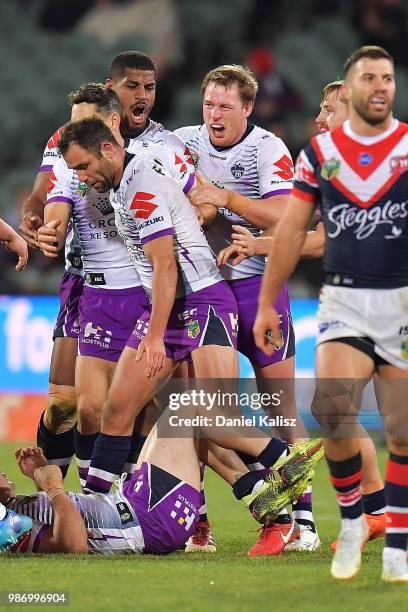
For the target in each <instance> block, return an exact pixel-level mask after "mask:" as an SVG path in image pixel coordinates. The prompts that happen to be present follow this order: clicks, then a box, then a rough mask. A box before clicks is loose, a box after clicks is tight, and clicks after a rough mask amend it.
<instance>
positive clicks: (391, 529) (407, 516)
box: [384, 453, 408, 551]
mask: <svg viewBox="0 0 408 612" xmlns="http://www.w3.org/2000/svg"><path fill="white" fill-rule="evenodd" d="M384 490H385V500H386V503H387V505H386V508H385V511H386V515H387V526H386V528H385V546H386V547H388V548H402V549H403V550H404V551H406V549H407V542H408V457H404V456H401V455H394V454H393V453H390V456H389V459H388V462H387V470H386V474H385V487H384Z"/></svg>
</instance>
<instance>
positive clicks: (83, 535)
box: [0, 408, 321, 554]
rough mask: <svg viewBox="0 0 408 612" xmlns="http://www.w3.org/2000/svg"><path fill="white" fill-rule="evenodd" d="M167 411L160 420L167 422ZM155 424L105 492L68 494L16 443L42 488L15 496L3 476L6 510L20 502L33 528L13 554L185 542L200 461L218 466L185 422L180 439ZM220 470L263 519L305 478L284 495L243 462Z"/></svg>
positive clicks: (156, 549)
mask: <svg viewBox="0 0 408 612" xmlns="http://www.w3.org/2000/svg"><path fill="white" fill-rule="evenodd" d="M168 412H169V410H167V411H166V412H165V413H164V414H163V415H162V417H161V418H164V419H165V420H168V419H169V414H168ZM190 415H191V416H192V417H194V416H195V415H196V416H200V415H202V410H201V409H200V408H197V409H194V410H192V411H191V412H190ZM157 427H158V426H157V425H155V426H154V428H153V430H152V432H151V433H150V435H149V438H148V440H147V442H146V444H145V445H144V447H143V449H142V453H141V455H140V458H139V461H138V469H137V470H136V472H135V473H134V474H133V475H132V477H131V479H130V480H128V481H127V482H125V481H124V478H121V479H120V481H118V483H117V484H118V490H117V491H116V492H114V493H110V494H101V493H96V494H92V493H89V492H88V494H81V493H72V492H65V490H64V485H63V479H62V474H61V471H60V470H59V468H58V467H57V466H55V465H47V460H46V458H45V457H44V455H43V452H42V450H41V449H40V448H24V449H18V450H17V451H16V459H17V462H18V465H19V467H20V470H21V472H22V473H23V474H25V475H26V476H28V477H30V478H33V480H34V482H35V484H36V486H37V488H38V489H39V491H40V492H39V493H36V494H34V495H17V496H16V492H15V487H14V484H13V483H12V482H10V481H9V480H8V479H7V477H6V475H5V474H1V475H0V501H2V502H4V503H5V504H6V506H7V508H8V510H7V512H8V513H10V514H13V510H12V509H14V510H18V509H21V508H24V510H25V511H26V512H27V514H28V515H29V516H30V517H32V519H33V525H32V529H30V530H29V531H28V533H27V534H26V536H25V537H23V538H21V539H20V540H19V542H18V543H17V544H16V545H15V546H12V548H11V550H12V552H18V553H84V552H91V553H102V554H120V553H122V554H123V553H154V554H167V553H170V552H173V551H175V550H178V549H180V548H182V547H183V546H184V544H185V542H186V541H187V539H188V537H189V536H190V535H191V534H192V533H193V532H194V530H195V527H196V525H197V522H198V507H199V503H200V469H199V460H198V459H199V458H200V460H204V461H206V463H208V465H210V466H211V467H213V468H214V469H217V464H216V462H213V456H212V446H213V443H212V442H211V441H210V439H205V440H203V439H201V440H199V439H198V438H197V437H196V436H195V435H194V429H195V428H194V427H193V426H192V425H186V427H185V429H184V433H185V437H183V438H169V439H166V440H163V438H160V437H159V436H158V433H157ZM212 431H214V430H212ZM209 433H211V432H209ZM260 446H262V444H261V445H260ZM267 448H268V447H266V449H265V451H264V452H267ZM320 454H321V453H320ZM289 463H290V460H288V459H286V460H285V461H284V462H283V463H282V465H281V470H282V472H281V473H283V471H284V470H285V469H286V468H287V467H288V466H289ZM292 467H293V466H292ZM290 469H291V468H290V466H289V471H290ZM309 474H310V473H309ZM220 475H221V476H222V477H223V478H224V479H225V480H226V481H227V482H228V483H229V484H230V485H231V487H232V490H233V493H234V495H235V497H236V498H237V499H238V500H241V501H242V503H243V504H244V505H245V506H246V507H248V508H249V509H250V510H251V512H252V514H253V515H254V516H255V515H257V516H258V517H259V519H261V520H262V518H263V517H264V516H266V515H267V514H268V513H271V514H272V515H273V514H274V513H275V512H276V508H277V507H279V506H281V505H282V503H287V499H286V497H287V495H289V496H291V495H293V494H294V491H295V489H296V488H297V489H299V490H301V489H302V488H304V487H305V486H306V484H307V482H308V480H307V478H304V479H303V480H300V481H298V483H297V485H296V487H292V488H293V491H292V492H291V493H290V494H289V493H288V492H289V490H290V489H291V486H288V485H286V484H284V483H283V482H282V481H272V480H270V481H268V482H267V481H263V480H262V479H260V478H259V476H257V475H254V474H253V473H251V472H249V471H248V469H247V467H246V466H245V464H243V463H242V462H241V463H240V469H239V470H238V472H237V467H236V465H235V466H234V469H229V470H228V469H226V467H225V466H224V467H223V469H222V472H220ZM27 520H29V519H27Z"/></svg>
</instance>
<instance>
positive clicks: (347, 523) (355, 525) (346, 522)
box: [341, 514, 365, 532]
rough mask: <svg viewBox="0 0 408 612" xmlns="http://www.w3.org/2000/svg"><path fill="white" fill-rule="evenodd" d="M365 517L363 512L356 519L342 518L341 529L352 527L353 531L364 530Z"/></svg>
mask: <svg viewBox="0 0 408 612" xmlns="http://www.w3.org/2000/svg"><path fill="white" fill-rule="evenodd" d="M364 522H365V518H364V515H363V514H362V515H361V516H359V517H358V518H356V519H349V518H344V519H341V529H342V530H343V529H352V530H353V531H361V532H362V531H363V529H364Z"/></svg>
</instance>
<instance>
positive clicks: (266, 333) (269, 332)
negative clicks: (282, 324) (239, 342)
mask: <svg viewBox="0 0 408 612" xmlns="http://www.w3.org/2000/svg"><path fill="white" fill-rule="evenodd" d="M252 331H253V334H254V339H255V344H256V346H257V347H258V348H259V349H261V351H263V352H264V353H265V355H268V356H269V357H270V356H271V355H273V353H274V351H275V346H274V345H277V344H279V341H280V340H281V336H280V329H279V315H278V313H277V312H276V310H275V308H273V306H272V305H265V304H262V303H260V304H259V306H258V312H257V314H256V319H255V323H254V327H253V329H252Z"/></svg>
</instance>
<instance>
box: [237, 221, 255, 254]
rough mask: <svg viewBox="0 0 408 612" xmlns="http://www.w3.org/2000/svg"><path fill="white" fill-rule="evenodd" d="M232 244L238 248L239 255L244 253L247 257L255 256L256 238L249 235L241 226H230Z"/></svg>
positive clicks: (247, 230) (246, 229)
mask: <svg viewBox="0 0 408 612" xmlns="http://www.w3.org/2000/svg"><path fill="white" fill-rule="evenodd" d="M232 230H233V231H232V234H231V238H232V243H233V244H235V245H236V246H238V247H240V249H241V251H240V252H241V253H245V255H246V256H247V257H253V256H254V255H257V251H256V240H257V239H256V238H255V237H254V236H253V235H252V234H251V232H250V231H249V229H248V228H246V227H242V226H241V225H233V226H232Z"/></svg>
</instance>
